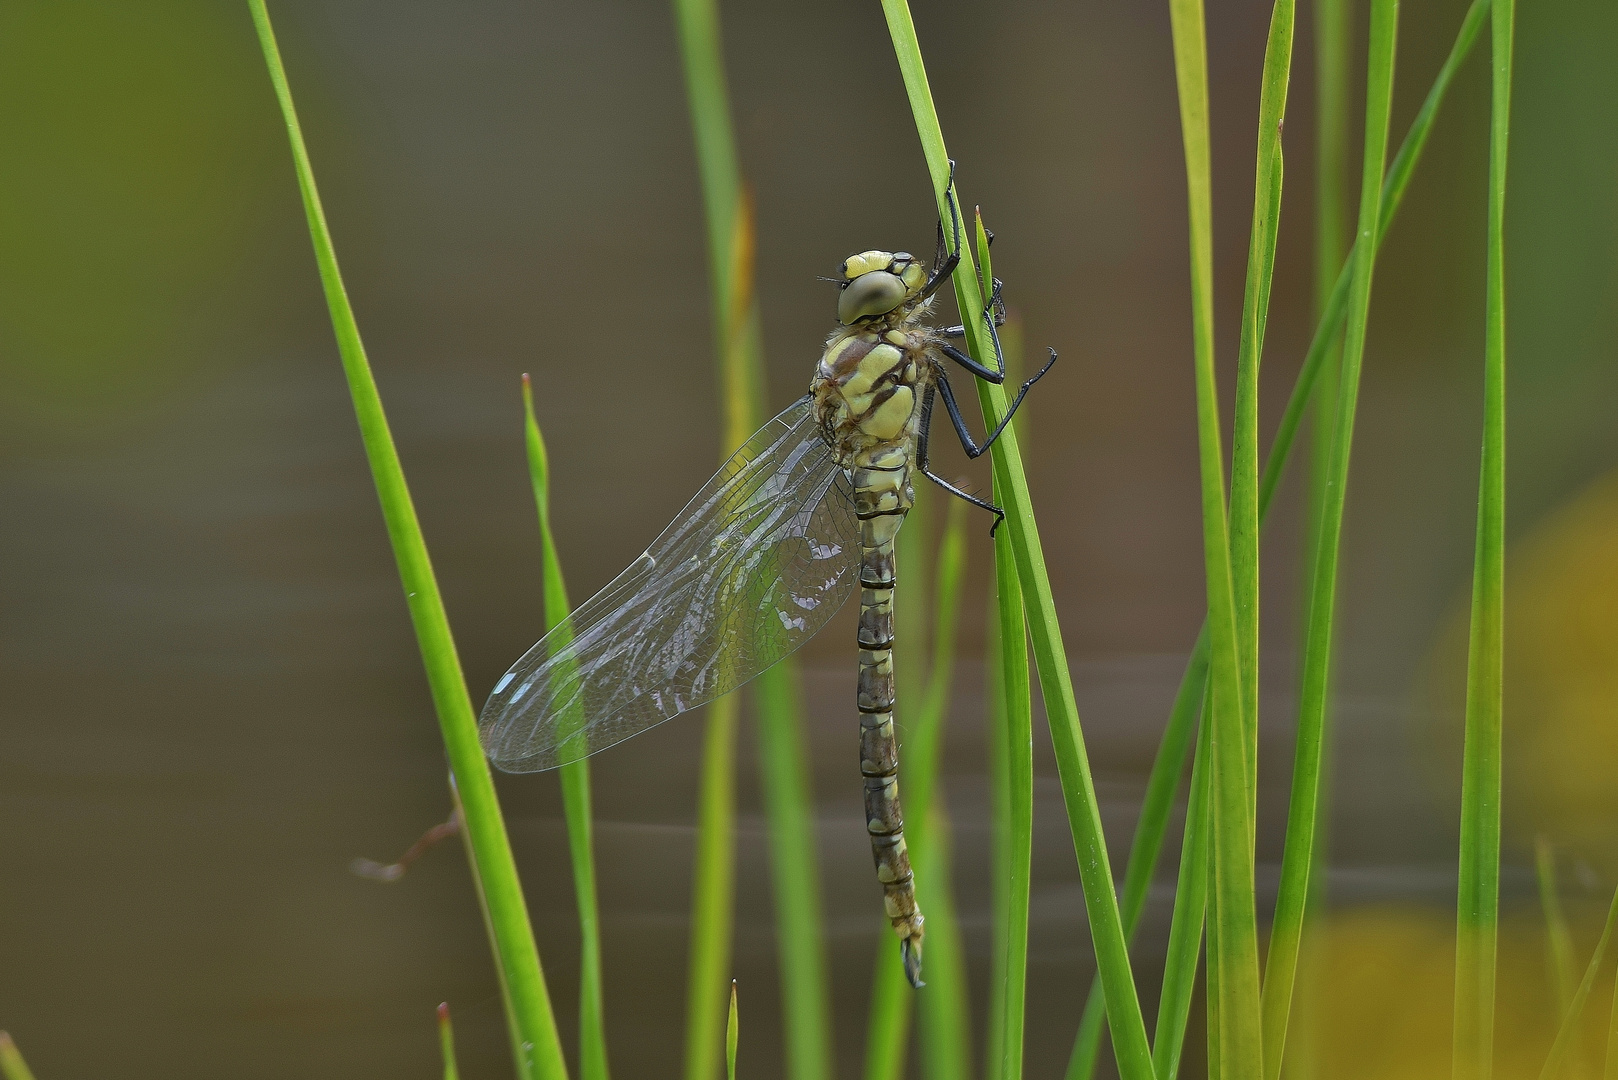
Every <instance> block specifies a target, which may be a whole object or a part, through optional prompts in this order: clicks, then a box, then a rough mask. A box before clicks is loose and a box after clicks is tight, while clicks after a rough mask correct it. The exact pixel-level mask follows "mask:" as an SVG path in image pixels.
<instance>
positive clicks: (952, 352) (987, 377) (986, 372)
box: [938, 345, 1006, 386]
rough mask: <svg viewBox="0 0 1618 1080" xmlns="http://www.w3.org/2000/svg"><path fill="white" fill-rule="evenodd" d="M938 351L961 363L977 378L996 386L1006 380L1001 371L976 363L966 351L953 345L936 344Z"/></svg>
mask: <svg viewBox="0 0 1618 1080" xmlns="http://www.w3.org/2000/svg"><path fill="white" fill-rule="evenodd" d="M938 351H939V352H941V353H943V354H944V355H945V356H947V357H949V358H950V359H951V360H953V361H955V362H956V363H957V364H959V365H961V366H962V367H963V368H965V369H966V370H968V371H970V372H971V373H972V374H974V375H976V376H977V377H978V378H980V379H982V380H983V381H984V382H992V383H994V384H995V385H996V386H999V385H1000V384H1001V383H1003V382H1005V381H1006V377H1005V375H1004V374H1003V373H1001V372H999V371H993V370H991V369H989V368H986V367H984V366H983V365H982V364H980V363H978V362H977V361H976V360H974V359H972V358H971V357H970V356H968V355H966V353H963V352H962V351H961V350H959V349H957V348H956V347H955V346H953V345H940V346H938Z"/></svg>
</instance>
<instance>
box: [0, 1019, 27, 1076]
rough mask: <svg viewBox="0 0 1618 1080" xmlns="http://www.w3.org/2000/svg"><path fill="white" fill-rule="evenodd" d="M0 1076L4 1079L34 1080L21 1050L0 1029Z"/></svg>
mask: <svg viewBox="0 0 1618 1080" xmlns="http://www.w3.org/2000/svg"><path fill="white" fill-rule="evenodd" d="M0 1076H3V1077H5V1080H34V1074H33V1073H32V1072H31V1071H30V1070H29V1068H28V1063H27V1062H26V1061H24V1060H23V1059H22V1051H21V1050H18V1049H17V1044H16V1043H15V1042H13V1041H12V1038H11V1036H10V1035H8V1034H6V1033H5V1032H4V1031H0Z"/></svg>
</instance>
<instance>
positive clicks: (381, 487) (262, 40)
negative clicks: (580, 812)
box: [248, 0, 567, 1080]
mask: <svg viewBox="0 0 1618 1080" xmlns="http://www.w3.org/2000/svg"><path fill="white" fill-rule="evenodd" d="M248 8H249V10H250V11H251V12H252V15H253V23H254V26H255V27H256V28H257V31H258V38H259V44H260V45H261V46H262V47H263V50H264V60H265V63H266V65H267V66H268V68H269V73H270V81H271V83H272V84H273V85H274V87H275V94H276V98H277V100H278V102H279V103H280V107H281V115H282V118H283V119H284V120H285V122H286V127H287V136H288V139H289V140H290V143H291V147H292V158H293V164H294V166H295V168H296V171H297V177H298V187H299V190H300V192H301V193H302V196H303V204H304V211H305V213H306V215H307V217H308V221H309V235H310V239H311V240H312V242H313V244H314V249H315V261H316V263H317V264H318V265H319V268H320V278H321V282H322V284H323V285H324V286H325V292H326V303H327V307H328V308H329V309H330V312H331V320H332V329H333V330H334V331H335V333H336V337H337V345H338V351H339V352H340V353H341V355H342V361H343V371H344V373H345V374H346V376H347V378H348V387H349V394H350V396H351V397H352V398H353V402H354V413H355V416H356V418H357V419H358V421H359V425H360V435H361V438H362V439H363V441H364V444H365V453H366V457H367V458H368V459H369V461H370V464H371V475H372V477H373V479H374V480H375V482H376V488H377V495H378V497H379V499H380V501H381V503H382V514H383V518H384V520H385V521H386V522H387V529H388V537H389V539H390V540H391V541H392V544H393V553H394V558H395V559H396V560H397V562H398V564H399V577H400V579H401V582H402V584H403V586H404V591H405V598H406V602H407V603H408V605H409V608H410V618H411V622H412V623H413V624H414V626H415V630H416V639H417V642H418V643H419V644H420V647H421V655H422V661H423V664H424V666H425V667H426V671H427V681H428V684H429V686H430V687H431V689H432V696H433V704H434V707H435V709H436V710H437V713H438V720H439V726H440V728H441V730H442V733H443V738H444V747H445V750H446V751H447V752H448V755H449V760H450V767H451V769H453V770H454V775H455V780H456V784H457V788H458V791H459V797H460V802H461V806H462V811H463V821H464V824H465V828H466V833H465V835H466V839H467V844H468V849H469V851H470V852H471V855H472V859H473V864H474V867H475V870H476V876H477V878H478V880H479V885H480V889H481V891H482V894H483V897H484V901H485V904H486V910H487V916H488V924H489V929H490V934H491V935H492V937H493V940H494V945H495V959H496V967H497V970H498V971H499V973H500V978H501V987H502V991H503V993H504V994H505V995H506V999H507V1005H508V1008H507V1015H508V1017H510V1018H511V1019H512V1020H514V1021H515V1024H516V1030H515V1031H513V1032H512V1033H511V1034H512V1044H513V1048H514V1051H515V1054H516V1059H517V1073H518V1076H519V1077H522V1078H525V1080H526V1078H528V1077H538V1078H543V1080H552V1078H561V1077H565V1076H566V1075H567V1066H566V1063H565V1061H564V1060H563V1057H562V1044H561V1040H560V1038H559V1037H558V1035H557V1031H556V1021H555V1017H554V1016H553V1015H552V1012H551V1002H550V995H549V992H548V990H547V989H546V986H545V977H544V974H543V972H542V971H541V969H540V962H539V949H538V947H537V945H536V944H535V942H534V933H533V927H532V926H530V925H529V922H528V909H527V906H526V904H525V903H524V900H523V893H522V884H521V882H520V881H519V880H518V877H517V866H516V862H515V860H514V859H513V858H512V854H511V844H510V840H509V838H508V837H507V835H506V827H505V821H504V819H503V818H502V817H501V816H500V803H499V799H498V797H497V796H496V794H495V789H494V778H493V777H492V776H491V775H490V773H489V765H488V762H487V761H486V760H485V759H484V756H483V748H482V746H481V745H480V744H479V742H478V730H477V719H476V715H475V713H474V712H473V709H472V700H471V698H470V696H469V695H468V692H467V688H466V678H465V676H464V675H463V674H462V672H461V665H460V659H459V658H458V657H457V655H456V652H455V640H454V637H453V635H452V634H451V632H450V628H449V617H448V615H447V614H446V613H445V611H444V602H443V599H442V597H441V596H440V595H439V592H438V582H437V579H436V578H435V577H434V575H433V568H432V561H431V560H430V558H429V557H428V554H427V543H426V541H425V540H424V539H423V537H422V534H421V525H420V523H419V522H418V521H417V519H416V511H415V507H414V505H413V504H412V503H411V500H410V489H409V487H408V485H407V484H406V483H405V476H404V469H403V467H402V466H401V465H400V463H399V454H398V451H397V450H396V449H395V447H394V445H393V437H392V435H391V433H390V432H389V430H388V421H387V416H386V414H385V413H384V411H383V408H382V399H381V397H380V395H379V394H378V393H377V388H376V381H375V379H374V378H373V377H372V375H371V368H370V364H369V362H368V361H367V360H366V357H365V347H364V345H363V344H362V343H361V341H360V333H359V326H358V325H357V324H356V322H355V320H354V312H353V309H352V308H351V307H350V306H349V302H348V295H347V293H346V291H345V290H344V287H343V280H342V273H341V271H340V270H339V269H338V265H337V254H336V250H335V248H334V247H333V245H332V239H331V232H330V230H329V229H328V228H327V226H326V218H325V212H324V211H323V210H322V209H321V205H320V194H319V191H318V190H317V189H316V186H315V177H314V169H313V167H312V166H311V165H310V162H309V154H308V151H307V150H306V149H305V148H304V143H303V133H302V130H301V128H300V127H299V125H298V115H297V111H296V109H295V108H294V107H293V103H292V92H291V90H290V88H289V87H288V85H287V78H286V71H285V70H284V68H283V67H282V65H281V54H280V50H279V49H278V47H277V46H276V41H275V33H274V30H273V29H272V28H271V26H270V17H269V13H268V11H266V10H265V7H264V0H248Z"/></svg>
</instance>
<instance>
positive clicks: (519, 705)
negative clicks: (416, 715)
mask: <svg viewBox="0 0 1618 1080" xmlns="http://www.w3.org/2000/svg"><path fill="white" fill-rule="evenodd" d="M858 567H859V522H858V520H857V519H856V518H855V516H854V505H853V502H852V500H851V495H850V492H849V490H848V480H847V478H846V477H845V475H844V474H843V471H842V469H840V468H839V467H838V466H837V463H836V461H835V460H834V459H833V458H832V455H831V450H830V448H829V447H828V446H827V445H826V443H825V440H824V439H822V438H821V435H820V428H819V425H818V424H817V423H816V421H815V419H814V416H813V414H812V410H811V408H810V399H809V398H808V397H807V396H805V397H803V398H802V399H800V400H799V401H798V402H797V403H795V404H794V405H792V406H791V407H790V408H788V409H787V410H786V411H785V412H783V413H782V414H781V415H780V416H777V417H776V418H775V419H774V420H771V421H770V422H769V423H768V424H765V425H764V427H763V428H762V429H760V430H759V432H758V433H757V434H755V435H754V436H753V437H752V438H751V439H749V440H748V441H747V444H746V445H745V446H743V447H742V448H741V449H740V450H738V451H736V453H735V455H734V456H732V457H731V459H730V460H729V461H727V462H725V465H724V467H723V468H721V469H720V470H719V473H718V474H717V475H716V476H715V477H714V478H713V479H712V480H710V481H708V484H707V486H706V487H704V488H703V489H702V491H701V492H699V493H698V494H697V497H696V498H694V499H692V500H691V502H690V504H688V505H687V506H686V508H685V509H684V510H682V511H681V512H680V516H679V517H677V518H675V519H674V522H673V524H671V525H670V526H669V527H668V528H667V529H665V530H663V535H661V536H659V537H658V538H657V541H656V542H655V543H653V544H652V546H651V547H650V548H648V549H647V551H646V553H645V554H644V555H642V556H641V557H640V558H639V559H637V560H635V563H634V565H632V566H631V567H630V568H629V569H628V570H625V571H624V572H623V573H622V574H620V575H618V577H617V578H616V579H615V580H614V581H613V582H612V583H611V584H610V585H608V586H607V587H606V588H605V589H602V590H601V592H599V593H597V594H596V595H595V596H594V597H592V598H591V599H590V600H589V601H588V602H587V603H585V604H584V606H583V607H581V608H579V609H578V610H577V611H575V612H574V613H573V615H572V618H571V619H570V620H569V622H568V623H564V624H563V625H561V626H559V627H557V628H556V629H554V630H552V631H551V632H550V633H548V634H546V635H545V637H543V638H541V639H540V641H539V643H538V644H536V645H535V646H534V647H533V648H532V649H529V650H528V652H527V653H526V654H525V655H524V656H523V658H522V659H521V660H518V661H517V663H516V664H515V665H514V666H513V667H512V669H511V670H510V671H508V672H506V674H505V676H504V677H503V678H501V680H500V681H499V682H498V683H496V684H495V688H494V693H493V694H491V695H490V697H489V701H488V703H487V704H486V705H484V706H483V715H482V717H481V718H480V719H479V721H478V728H479V733H480V737H481V739H482V742H483V749H484V751H485V752H486V753H487V754H488V755H489V758H490V759H491V760H492V761H493V762H494V763H495V764H496V765H498V766H499V767H500V768H502V769H505V770H506V771H508V772H539V771H540V770H543V769H552V768H555V767H556V766H558V765H564V764H566V763H568V762H570V761H577V760H578V759H579V758H582V757H586V756H588V755H590V754H593V753H595V752H596V751H597V750H601V749H603V748H605V747H608V746H611V745H612V744H613V743H616V742H621V741H622V740H624V739H627V738H629V737H630V736H631V735H635V734H638V733H640V732H642V731H645V730H646V729H647V728H649V727H652V726H653V725H655V724H660V723H662V722H663V721H664V720H667V719H669V718H670V717H674V716H678V715H679V714H680V713H683V712H685V711H687V710H688V709H694V708H696V707H697V706H699V705H702V704H704V703H705V702H709V701H712V700H714V699H715V698H717V697H720V696H722V695H724V694H726V693H728V692H729V691H731V690H734V689H735V688H736V687H738V686H740V685H741V684H742V683H744V682H746V681H747V680H749V679H751V678H752V677H753V676H755V675H757V674H758V673H759V672H761V671H763V670H764V669H765V668H767V667H769V666H770V665H772V664H774V663H775V662H776V661H778V660H780V659H781V658H782V657H784V656H787V655H788V654H789V653H791V652H792V651H793V650H795V649H797V648H798V646H800V645H802V644H803V643H804V642H805V641H807V640H808V639H809V638H811V637H813V636H814V634H815V633H816V632H817V631H818V630H819V629H820V628H821V627H822V626H824V625H825V624H826V621H827V620H829V619H830V618H831V617H832V616H833V615H834V614H836V613H837V609H838V608H840V607H841V606H842V604H843V601H844V600H846V599H848V596H849V594H850V593H851V592H853V591H854V589H855V588H856V587H857V584H858V578H859V569H858Z"/></svg>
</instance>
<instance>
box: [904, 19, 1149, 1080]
mask: <svg viewBox="0 0 1618 1080" xmlns="http://www.w3.org/2000/svg"><path fill="white" fill-rule="evenodd" d="M882 8H883V12H884V14H885V15H886V17H887V23H888V31H889V35H890V36H891V37H892V39H893V44H894V53H895V55H896V57H897V59H898V63H899V70H900V74H901V75H902V77H903V79H904V83H905V89H906V92H907V95H908V96H909V98H910V106H911V111H912V113H913V114H914V116H915V120H916V130H917V134H918V135H919V137H920V140H921V145H922V151H923V153H924V155H925V157H926V160H927V168H928V172H929V173H930V175H931V177H932V182H933V189H934V192H935V195H936V197H937V202H938V209H939V213H940V214H941V216H942V218H943V220H945V221H948V220H950V215H949V204H950V198H951V197H952V193H949V192H948V187H949V179H950V163H949V155H948V152H947V151H946V149H945V146H944V138H943V133H942V131H941V130H940V128H939V124H938V114H937V110H936V108H935V106H934V105H933V101H932V94H931V91H930V90H929V89H928V86H927V74H926V67H925V65H924V64H923V62H922V57H921V48H920V45H919V44H918V43H917V41H916V31H915V25H914V23H913V22H912V20H911V17H910V9H909V7H908V6H907V5H906V4H905V3H904V0H883V4H882ZM959 255H960V256H961V260H960V264H959V265H958V266H957V268H956V271H955V279H954V282H955V293H956V299H957V301H958V303H959V305H960V309H961V318H962V321H963V323H964V324H965V326H966V328H967V342H968V345H969V347H970V348H971V350H972V354H973V355H974V356H976V357H979V358H980V360H981V358H984V357H988V358H990V362H991V363H992V362H993V359H992V358H993V352H992V349H990V348H989V347H988V342H987V336H988V335H987V331H986V330H985V329H984V321H983V298H982V295H981V291H980V289H981V286H980V282H979V281H978V280H977V271H976V266H975V260H974V259H973V258H972V253H971V251H970V249H969V248H967V247H966V245H962V250H961V251H960V252H959ZM978 395H979V403H980V404H981V405H982V407H983V411H984V418H985V422H986V423H989V424H993V423H995V422H998V420H999V418H1000V417H1002V416H1004V415H1005V411H1006V395H1005V393H1004V391H1003V389H1002V388H1001V387H999V386H995V385H993V384H990V383H987V382H984V381H982V380H978ZM990 456H991V459H992V463H993V466H994V479H995V493H996V498H999V499H1000V500H1001V501H1002V505H1004V507H1005V509H1006V515H1007V520H1006V523H1005V526H1004V527H1005V528H1006V529H1008V530H1009V531H1010V534H1011V535H1010V539H1011V548H1012V551H1013V554H1014V556H1015V559H1016V563H1017V571H1018V579H1019V581H1020V583H1021V586H1022V593H1023V599H1024V603H1025V604H1026V605H1027V612H1028V623H1029V630H1030V635H1031V638H1032V640H1033V646H1034V656H1035V662H1036V664H1037V666H1038V669H1039V676H1040V682H1041V685H1042V688H1043V690H1044V697H1045V709H1046V714H1047V717H1048V719H1049V721H1050V727H1051V735H1052V742H1053V745H1054V747H1055V750H1056V758H1057V770H1058V774H1059V776H1060V779H1061V783H1062V792H1063V796H1064V799H1065V801H1066V803H1067V809H1068V821H1069V825H1070V827H1071V829H1072V832H1073V840H1074V848H1075V852H1076V854H1077V856H1078V863H1079V873H1080V877H1081V880H1082V882H1083V886H1084V896H1085V905H1086V909H1087V912H1088V914H1089V918H1090V927H1091V934H1092V937H1093V940H1094V942H1095V948H1096V956H1097V964H1098V966H1099V968H1100V969H1101V972H1102V983H1103V986H1104V988H1105V991H1106V996H1107V1004H1108V1017H1109V1020H1110V1023H1111V1027H1112V1037H1113V1046H1114V1050H1115V1053H1116V1056H1117V1059H1118V1063H1119V1070H1120V1073H1121V1074H1122V1076H1123V1078H1124V1080H1146V1078H1148V1077H1150V1075H1151V1052H1150V1050H1149V1048H1148V1046H1147V1041H1146V1025H1145V1021H1144V1019H1143V1018H1142V1016H1141V1009H1140V1001H1139V998H1138V997H1137V996H1136V991H1135V983H1134V979H1133V977H1132V975H1131V972H1130V964H1129V951H1128V947H1127V945H1126V944H1125V941H1124V933H1123V922H1122V918H1121V916H1120V914H1119V911H1118V900H1117V895H1116V893H1115V892H1114V885H1113V878H1112V868H1111V865H1110V863H1109V861H1108V857H1107V848H1106V838H1105V836H1104V835H1103V832H1102V827H1101V815H1100V808H1099V806H1098V804H1097V800H1096V793H1095V784H1094V781H1093V779H1092V778H1091V775H1090V765H1089V759H1088V756H1087V754H1086V752H1085V748H1084V738H1083V733H1082V731H1081V729H1080V726H1079V716H1078V705H1077V702H1076V701H1075V699H1074V695H1073V683H1072V678H1071V675H1070V673H1069V671H1068V667H1067V655H1066V652H1065V650H1064V648H1063V646H1062V635H1061V627H1060V625H1059V623H1058V621H1057V616H1056V608H1055V603H1054V600H1053V597H1052V594H1051V586H1050V578H1049V575H1048V573H1047V572H1046V568H1045V558H1044V552H1043V549H1042V547H1041V545H1040V542H1039V532H1038V527H1037V525H1036V524H1035V522H1034V513H1033V506H1032V503H1031V501H1030V499H1029V495H1028V482H1027V478H1026V476H1025V475H1024V472H1023V467H1022V459H1021V456H1020V454H1019V452H1018V447H1017V436H1016V432H1015V429H1012V428H1008V429H1007V430H1006V431H1005V432H1004V433H1003V434H1002V435H1001V437H1000V439H999V440H998V441H997V442H996V443H995V447H994V450H993V451H992V453H991V455H990Z"/></svg>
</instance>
